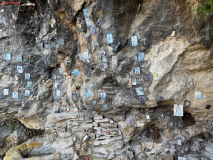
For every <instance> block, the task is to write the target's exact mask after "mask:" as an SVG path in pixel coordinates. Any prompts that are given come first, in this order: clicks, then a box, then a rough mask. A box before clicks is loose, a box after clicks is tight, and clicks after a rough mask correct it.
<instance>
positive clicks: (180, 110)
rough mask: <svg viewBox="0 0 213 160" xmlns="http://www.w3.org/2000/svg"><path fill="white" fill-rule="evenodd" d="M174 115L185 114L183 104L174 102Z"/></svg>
mask: <svg viewBox="0 0 213 160" xmlns="http://www.w3.org/2000/svg"><path fill="white" fill-rule="evenodd" d="M174 116H183V105H177V104H174Z"/></svg>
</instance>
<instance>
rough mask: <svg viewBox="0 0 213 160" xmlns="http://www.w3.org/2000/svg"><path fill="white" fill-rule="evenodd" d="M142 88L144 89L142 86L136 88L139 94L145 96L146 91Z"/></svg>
mask: <svg viewBox="0 0 213 160" xmlns="http://www.w3.org/2000/svg"><path fill="white" fill-rule="evenodd" d="M142 89H143V88H142V87H138V88H135V90H136V92H137V94H138V96H143V95H144V92H143V91H142Z"/></svg>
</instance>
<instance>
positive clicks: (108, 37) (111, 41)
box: [107, 33, 113, 44]
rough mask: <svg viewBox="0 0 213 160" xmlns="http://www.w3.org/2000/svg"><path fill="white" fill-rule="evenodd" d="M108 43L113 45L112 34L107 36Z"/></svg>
mask: <svg viewBox="0 0 213 160" xmlns="http://www.w3.org/2000/svg"><path fill="white" fill-rule="evenodd" d="M107 42H108V44H110V43H113V37H112V33H109V34H107Z"/></svg>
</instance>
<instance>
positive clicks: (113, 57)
mask: <svg viewBox="0 0 213 160" xmlns="http://www.w3.org/2000/svg"><path fill="white" fill-rule="evenodd" d="M112 64H114V65H116V64H117V58H116V56H112Z"/></svg>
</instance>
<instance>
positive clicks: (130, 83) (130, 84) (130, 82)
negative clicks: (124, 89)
mask: <svg viewBox="0 0 213 160" xmlns="http://www.w3.org/2000/svg"><path fill="white" fill-rule="evenodd" d="M129 86H130V87H131V86H132V80H131V79H129Z"/></svg>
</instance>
